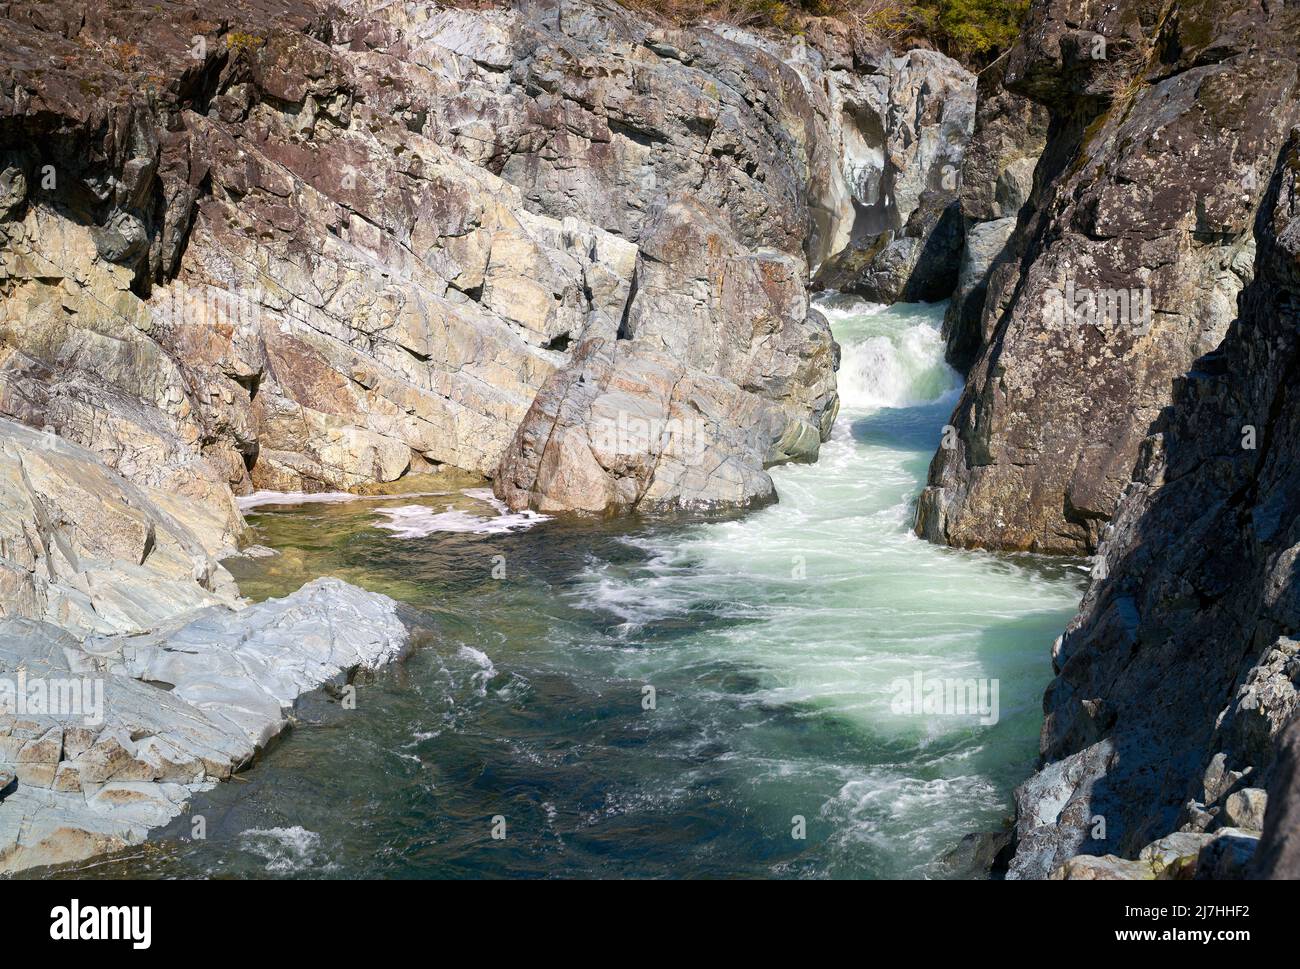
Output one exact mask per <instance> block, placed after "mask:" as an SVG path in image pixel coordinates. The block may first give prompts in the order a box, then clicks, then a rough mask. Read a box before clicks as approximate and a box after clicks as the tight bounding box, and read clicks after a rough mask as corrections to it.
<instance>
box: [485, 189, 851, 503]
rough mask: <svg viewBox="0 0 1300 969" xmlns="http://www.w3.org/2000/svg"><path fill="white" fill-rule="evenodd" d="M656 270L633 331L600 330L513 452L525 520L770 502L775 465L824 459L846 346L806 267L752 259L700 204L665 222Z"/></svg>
mask: <svg viewBox="0 0 1300 969" xmlns="http://www.w3.org/2000/svg"><path fill="white" fill-rule="evenodd" d="M642 257H643V258H642V261H641V263H640V264H639V266H638V270H637V276H636V279H635V288H636V293H637V295H636V298H635V300H634V301H633V302H632V303H631V305H630V307H629V311H628V313H627V315H626V317H625V318H624V319H623V320H622V321H621V322H620V323H619V324H618V327H617V329H615V328H614V325H613V323H612V321H608V320H605V321H593V324H592V325H591V326H590V327H589V329H590V330H591V331H594V332H593V335H592V336H591V337H589V338H587V339H585V340H584V341H583V342H582V343H581V344H580V345H579V347H578V348H577V350H576V352H575V353H574V355H573V359H572V361H571V362H570V363H569V365H568V366H566V367H565V368H563V369H562V370H560V371H559V372H557V373H556V374H555V375H554V376H553V377H552V378H551V379H550V380H549V381H547V383H546V384H545V385H543V387H542V389H541V391H540V392H539V393H538V395H537V398H536V399H535V400H534V402H533V405H532V407H531V408H530V409H529V411H528V414H527V416H526V417H525V418H524V421H523V423H522V424H521V426H520V429H519V432H518V433H517V434H516V436H515V439H514V442H513V443H512V444H511V447H510V449H509V450H508V451H507V452H506V455H505V457H504V458H503V460H502V462H501V467H500V469H499V471H498V474H497V480H496V492H497V495H498V497H500V498H501V499H502V500H504V501H505V502H506V503H507V504H508V505H509V506H510V507H511V508H513V509H520V508H526V507H527V508H534V509H537V510H539V511H557V510H564V509H572V508H577V509H582V510H586V511H595V512H604V511H613V510H618V509H641V510H667V509H682V508H713V507H725V506H729V505H730V506H738V505H746V504H752V503H756V502H761V501H764V500H769V499H770V498H771V497H772V496H773V489H772V482H771V479H770V478H769V477H768V475H767V473H766V472H765V471H764V470H763V469H764V468H765V467H767V466H768V465H771V464H776V463H780V462H782V461H789V460H811V459H813V458H815V457H816V455H817V450H818V447H819V445H820V444H821V442H822V440H824V439H825V438H826V437H827V436H829V434H830V429H831V423H832V421H833V420H834V417H835V411H836V408H837V404H838V398H837V396H836V393H835V383H834V366H835V344H834V342H833V341H832V339H831V335H830V328H829V326H828V325H827V324H826V321H825V320H824V319H823V318H822V317H821V316H820V314H818V313H817V312H816V311H810V310H809V309H808V306H807V298H806V296H805V294H804V289H803V275H802V271H801V269H802V267H801V265H800V264H799V262H798V261H797V260H796V259H794V258H792V257H790V256H788V255H784V254H781V253H776V252H772V251H763V252H759V253H756V254H755V253H750V252H749V251H747V250H745V249H744V248H743V247H742V246H740V244H739V243H738V242H737V241H736V240H735V238H734V236H732V234H731V232H730V231H729V229H728V227H727V226H726V225H725V224H724V223H722V222H720V221H718V220H716V219H713V218H711V217H710V215H709V213H708V211H707V210H706V209H704V208H703V207H702V206H700V205H699V204H698V203H696V204H687V203H676V204H673V205H670V206H668V207H667V208H666V209H664V210H663V212H662V213H661V214H660V215H659V216H658V217H657V218H656V220H655V222H654V223H653V224H652V226H651V227H650V228H649V229H647V232H646V235H645V237H644V238H643V240H642ZM716 279H723V280H726V284H725V285H724V286H722V287H721V288H720V289H714V288H713V287H712V286H711V285H710V281H711V280H716ZM682 321H688V323H689V325H688V326H687V327H685V328H682V327H681V325H680V324H681V322H682Z"/></svg>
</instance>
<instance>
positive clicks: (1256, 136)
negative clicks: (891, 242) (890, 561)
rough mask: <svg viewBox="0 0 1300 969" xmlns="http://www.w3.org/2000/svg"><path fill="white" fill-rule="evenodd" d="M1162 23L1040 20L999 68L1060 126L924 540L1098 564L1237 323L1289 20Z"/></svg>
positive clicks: (1289, 79) (1280, 127) (1292, 58)
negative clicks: (1171, 407) (1166, 415)
mask: <svg viewBox="0 0 1300 969" xmlns="http://www.w3.org/2000/svg"><path fill="white" fill-rule="evenodd" d="M1160 9H1161V8H1159V5H1158V4H1155V3H1148V2H1146V0H1129V2H1124V3H1120V4H1116V5H1111V6H1108V7H1105V8H1104V9H1102V8H1098V9H1097V10H1096V11H1094V12H1084V13H1082V14H1081V13H1079V11H1078V10H1077V8H1076V6H1074V5H1071V4H1068V3H1065V2H1060V3H1058V2H1055V0H1051V2H1042V3H1039V4H1036V5H1035V6H1034V8H1033V10H1032V12H1031V14H1030V18H1029V20H1028V21H1027V24H1026V28H1025V33H1024V36H1023V38H1022V40H1021V41H1020V43H1018V44H1017V46H1016V47H1015V48H1014V49H1013V50H1012V52H1011V54H1010V55H1009V57H1008V60H1007V62H1006V63H1007V67H1006V86H1007V88H1008V89H1009V90H1011V91H1012V92H1015V93H1019V94H1023V95H1027V96H1030V97H1032V98H1034V99H1035V100H1037V101H1039V102H1040V103H1043V104H1045V105H1047V106H1048V107H1049V108H1050V110H1051V111H1052V116H1053V121H1052V128H1051V137H1050V138H1049V140H1048V143H1047V146H1046V148H1045V150H1044V154H1043V156H1042V160H1041V161H1040V162H1039V166H1038V172H1039V175H1038V177H1039V181H1040V183H1042V184H1043V185H1045V186H1047V188H1046V189H1045V193H1044V195H1043V197H1042V198H1041V199H1039V200H1036V201H1037V205H1036V206H1035V207H1034V210H1033V211H1032V213H1030V214H1029V215H1028V216H1027V221H1026V223H1025V224H1024V225H1023V226H1022V228H1021V229H1020V230H1019V233H1018V234H1023V236H1024V247H1023V253H1024V255H1023V258H1021V259H1020V260H1019V261H1018V263H1017V264H1016V265H1015V266H1014V267H1013V268H1010V269H1008V271H1007V272H1006V273H1005V274H1003V275H1002V277H1001V278H993V277H991V278H990V280H989V291H988V296H987V298H986V300H985V307H984V310H983V312H984V313H985V314H986V316H987V314H989V313H993V314H995V320H994V321H988V320H987V318H986V320H985V321H984V322H982V323H981V341H979V342H982V333H984V332H987V333H989V334H991V336H990V338H989V340H988V342H987V346H985V347H984V349H983V350H982V352H981V353H980V355H979V358H978V360H977V361H976V363H975V364H974V366H973V368H972V370H971V371H970V375H969V378H968V381H967V386H966V389H965V392H964V393H963V395H962V398H961V400H960V402H959V404H958V406H957V408H956V411H955V413H954V415H953V418H952V421H951V423H952V424H953V425H954V426H955V427H956V428H957V429H958V441H957V442H956V444H957V446H956V447H954V448H952V449H941V450H940V451H939V452H938V453H937V454H936V456H935V459H934V461H933V463H932V465H931V468H930V475H929V483H928V486H927V488H926V489H925V492H924V494H923V495H922V497H921V500H920V504H919V508H918V515H917V531H918V533H919V534H920V535H922V536H923V537H926V538H929V539H931V540H933V541H937V542H944V543H947V544H950V545H954V546H958V547H984V548H998V549H1007V550H1035V551H1040V552H1053V553H1073V554H1079V553H1090V552H1092V551H1094V550H1095V549H1096V547H1097V543H1098V541H1099V538H1100V535H1101V531H1102V528H1103V527H1104V526H1105V524H1106V522H1107V521H1109V520H1110V518H1111V516H1112V514H1113V512H1114V509H1115V505H1116V502H1117V501H1118V499H1119V496H1120V494H1121V493H1122V492H1123V490H1124V489H1125V487H1126V486H1127V484H1128V482H1129V480H1130V478H1131V476H1132V470H1133V466H1134V462H1135V460H1136V459H1137V456H1138V451H1139V447H1140V445H1141V443H1142V441H1143V440H1144V438H1145V437H1146V435H1147V433H1148V431H1149V429H1150V427H1151V425H1152V423H1153V422H1154V421H1155V420H1156V418H1157V417H1158V416H1159V414H1160V413H1161V411H1162V409H1163V408H1164V407H1166V406H1168V404H1169V403H1170V402H1171V399H1172V395H1171V388H1172V387H1173V383H1174V380H1175V378H1177V377H1179V376H1180V375H1182V374H1184V373H1186V372H1187V370H1188V369H1189V367H1190V366H1191V365H1192V363H1193V361H1194V360H1195V359H1196V358H1197V357H1199V356H1201V355H1202V354H1204V353H1206V352H1208V351H1210V350H1212V349H1213V348H1214V347H1215V346H1217V345H1218V344H1219V343H1220V342H1221V340H1222V338H1223V335H1224V333H1225V332H1226V330H1227V327H1228V325H1229V324H1230V323H1231V321H1232V320H1233V319H1234V317H1235V316H1236V297H1237V294H1238V293H1239V292H1240V290H1241V288H1242V286H1243V285H1244V284H1245V282H1246V281H1247V280H1248V279H1249V278H1250V275H1251V262H1252V246H1253V239H1252V236H1253V233H1252V227H1253V224H1254V216H1255V211H1256V208H1257V206H1258V204H1259V200H1260V198H1261V196H1262V194H1263V192H1264V189H1265V186H1266V185H1267V184H1268V180H1269V176H1270V174H1271V172H1272V170H1273V166H1274V163H1275V161H1276V157H1277V152H1278V151H1279V150H1280V148H1281V146H1282V143H1283V141H1284V140H1285V137H1286V133H1287V131H1288V130H1289V128H1290V126H1291V124H1293V123H1294V120H1295V119H1296V117H1297V101H1296V98H1295V90H1296V71H1297V68H1296V53H1295V44H1294V37H1295V30H1294V27H1295V22H1294V16H1295V11H1294V10H1293V9H1292V8H1289V7H1269V8H1268V9H1267V10H1266V11H1265V10H1246V9H1244V8H1238V7H1235V6H1232V5H1230V4H1223V5H1219V4H1210V5H1208V6H1207V5H1205V4H1199V5H1195V4H1177V5H1176V9H1175V13H1174V14H1172V15H1170V16H1169V17H1162V16H1159V11H1160ZM1207 11H1208V12H1207ZM1093 51H1096V52H1097V53H1098V54H1102V55H1104V56H1098V57H1094V54H1093ZM999 211H1000V210H999ZM993 276H994V277H997V276H998V273H997V272H996V271H995V273H994V274H993ZM1067 303H1070V304H1073V305H1072V306H1070V307H1069V308H1068V309H1067V306H1066V304H1067ZM1069 309H1073V310H1075V311H1074V312H1070V311H1069ZM972 342H976V341H968V344H970V343H972Z"/></svg>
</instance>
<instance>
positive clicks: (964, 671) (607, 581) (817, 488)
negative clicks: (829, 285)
mask: <svg viewBox="0 0 1300 969" xmlns="http://www.w3.org/2000/svg"><path fill="white" fill-rule="evenodd" d="M820 309H821V310H822V312H823V313H825V314H826V316H827V317H828V318H829V320H830V322H831V325H832V329H833V331H834V333H835V336H836V339H837V341H838V342H839V343H840V345H841V353H842V357H841V366H840V370H839V373H838V384H839V392H840V398H841V410H840V414H839V418H838V421H837V423H836V425H835V428H834V430H833V433H832V435H831V439H830V440H829V441H828V442H826V444H825V445H824V446H823V448H822V451H821V455H820V457H819V458H818V460H817V462H816V463H815V464H808V465H789V466H785V467H780V468H776V469H774V470H773V471H772V475H773V478H774V480H775V482H776V488H777V493H778V495H779V499H780V500H779V503H778V504H776V505H774V506H772V507H769V508H766V509H764V510H762V511H759V512H756V513H754V514H752V515H749V516H746V517H744V518H741V519H738V520H735V521H729V522H725V523H720V524H712V525H702V526H699V527H697V528H695V529H693V530H691V531H690V532H689V533H688V534H686V535H684V536H682V535H673V536H653V537H650V538H646V539H639V540H636V541H638V543H639V545H640V546H641V548H642V549H643V550H644V551H645V552H646V553H647V554H648V555H649V556H650V563H649V565H648V567H647V568H646V570H645V571H644V572H643V573H641V574H635V575H625V574H621V573H620V572H619V571H618V570H617V569H613V568H610V567H609V566H606V565H602V564H594V565H593V566H592V568H591V569H590V570H589V571H588V573H587V574H586V575H585V576H584V580H585V588H582V589H581V590H580V591H579V592H578V593H577V595H578V596H579V597H580V598H581V599H582V601H583V602H584V603H585V604H586V605H587V606H588V607H590V608H593V609H598V610H602V611H605V612H612V613H615V614H617V615H618V616H619V618H620V619H621V620H622V625H621V628H620V631H621V634H622V635H624V636H626V637H627V638H628V639H629V640H635V639H636V638H637V636H638V635H640V634H641V633H642V632H643V631H644V630H646V629H647V628H649V627H651V626H653V625H654V624H656V623H664V622H670V621H679V622H680V621H686V620H688V618H689V617H690V616H692V615H696V614H698V613H699V612H700V611H707V612H708V613H709V614H710V615H711V616H712V617H713V618H714V619H717V620H722V622H721V624H720V625H721V628H720V629H717V630H715V631H709V630H707V629H706V630H704V631H702V632H701V634H700V635H699V636H697V637H695V638H693V639H686V640H681V641H677V642H675V643H674V645H673V649H672V650H671V653H669V652H655V651H651V652H646V651H643V650H642V651H633V652H630V653H629V654H628V655H627V657H626V660H627V662H626V664H625V667H626V668H627V671H628V672H629V675H641V676H644V677H645V678H647V679H648V680H653V677H654V676H655V675H656V670H655V668H656V666H658V665H660V664H672V665H673V666H675V667H678V668H681V667H688V668H689V667H690V666H691V665H692V664H698V665H700V666H701V667H707V666H708V664H709V663H710V662H712V661H713V660H714V659H716V658H718V657H726V658H727V660H728V661H730V662H741V663H743V664H745V665H746V666H747V667H749V668H751V669H753V670H755V671H756V672H757V675H758V677H759V680H760V687H759V689H757V690H755V691H754V692H753V693H752V694H750V695H749V696H748V697H747V698H746V702H748V703H754V704H762V705H764V706H767V707H770V708H771V709H776V708H778V707H785V708H791V707H793V708H795V709H799V710H802V711H804V712H803V713H802V714H801V716H804V717H807V718H809V719H810V720H813V719H820V720H825V721H828V722H838V723H840V724H842V725H843V728H844V729H852V730H854V731H857V732H859V734H860V740H859V742H860V743H862V744H863V745H864V746H866V747H871V746H872V745H879V746H880V747H881V748H883V749H885V750H888V751H890V753H889V754H888V755H886V756H883V757H880V759H879V763H875V764H873V765H871V767H870V768H867V769H864V768H862V767H861V766H856V767H855V766H847V765H845V764H843V763H839V762H836V760H835V759H833V758H819V757H811V758H804V757H783V756H780V755H778V754H775V753H774V752H773V751H764V750H761V749H757V747H756V746H755V747H754V748H753V749H750V750H748V751H746V753H745V754H744V755H742V756H747V757H750V758H752V760H753V766H754V769H755V771H756V773H757V774H758V777H757V778H755V779H754V783H760V782H772V783H774V784H778V785H779V784H787V785H792V786H795V787H799V786H801V780H800V778H801V777H802V778H804V780H806V781H807V782H808V783H809V784H813V785H818V784H820V785H821V786H822V787H825V782H826V779H827V778H833V779H834V783H833V785H832V787H833V790H824V791H823V793H822V794H820V795H816V796H813V795H810V796H809V797H808V800H809V801H814V802H815V803H814V804H811V805H809V810H810V811H811V810H815V812H816V815H817V816H819V817H821V818H823V819H824V820H827V821H830V822H832V826H833V829H834V834H833V835H832V837H834V838H837V839H842V840H843V841H845V842H855V841H866V842H873V843H877V844H878V845H879V846H880V847H881V848H882V850H884V849H885V848H887V849H888V850H889V851H890V852H891V853H901V855H902V856H903V858H904V859H906V858H907V857H908V856H910V857H911V858H913V859H914V860H916V861H918V862H920V861H921V860H922V859H924V860H925V861H926V862H928V861H930V860H932V859H933V858H934V856H935V854H936V853H937V852H939V851H940V850H941V849H942V846H943V845H945V844H951V843H952V842H953V841H954V840H955V839H956V838H958V837H960V835H961V834H962V833H963V832H966V831H971V830H976V829H978V827H979V826H980V824H981V823H984V824H986V825H987V823H988V821H989V820H992V819H995V818H997V817H998V815H999V812H1002V811H1005V810H1006V809H1007V806H1008V798H1007V779H1008V778H1014V777H1015V776H1017V775H1016V770H1017V769H1019V768H1017V767H1012V766H1011V764H1012V763H1013V762H1017V761H1019V762H1020V765H1021V766H1027V764H1026V763H1025V754H1026V752H1027V751H1031V750H1032V745H1031V743H1030V742H1029V741H1028V738H1029V737H1030V735H1032V734H1034V733H1036V731H1037V726H1038V719H1037V710H1038V709H1039V705H1040V703H1041V697H1042V691H1043V687H1044V685H1045V682H1046V680H1047V678H1048V675H1049V669H1048V656H1049V651H1050V647H1051V643H1052V640H1053V638H1054V637H1055V635H1056V634H1057V632H1059V629H1060V627H1061V625H1062V624H1063V622H1064V619H1065V618H1066V617H1068V615H1069V614H1070V612H1071V610H1072V609H1073V608H1074V606H1075V605H1076V604H1077V601H1078V596H1079V579H1078V577H1077V575H1071V574H1069V571H1068V570H1067V569H1062V568H1061V567H1059V566H1051V565H1047V566H1046V567H1042V563H1040V562H1039V561H1035V560H1033V559H1028V558H1022V559H1020V560H1013V559H1008V558H1002V557H996V556H993V555H988V554H983V553H971V552H958V551H955V550H951V549H947V548H941V547H938V546H935V545H932V544H929V543H927V542H924V541H922V540H920V539H918V538H917V537H916V536H915V535H914V534H913V532H912V530H911V525H912V521H913V517H914V513H915V505H914V501H915V497H916V495H917V493H918V492H919V490H920V488H921V486H922V484H923V481H924V475H925V470H926V467H927V465H928V463H929V459H930V456H931V455H932V454H933V452H934V449H935V447H936V445H937V443H938V441H939V439H940V436H941V431H942V427H943V425H944V422H945V421H946V420H947V419H948V415H949V413H950V411H951V408H952V405H953V402H954V401H955V399H956V395H957V394H958V393H959V391H960V387H961V379H960V376H959V375H958V374H957V373H956V372H955V371H953V370H952V368H950V367H949V366H948V365H947V364H946V363H945V362H944V360H943V351H944V346H943V340H942V337H941V335H940V329H939V327H940V324H941V321H942V317H943V309H944V304H933V305H925V304H916V305H896V306H893V307H889V308H886V307H883V306H879V305H875V304H869V303H864V302H863V301H860V300H853V299H847V298H843V297H832V298H830V299H826V300H823V301H822V302H821V303H820ZM633 668H635V669H636V670H637V673H636V674H632V669H633ZM918 676H919V677H920V678H921V679H922V681H924V682H931V681H933V680H935V679H940V680H962V681H967V680H978V681H996V683H997V686H998V687H999V700H1000V704H1001V710H1000V711H999V722H998V723H996V724H992V725H983V724H981V723H980V722H979V718H978V717H976V716H974V715H965V716H963V715H939V716H926V715H917V714H916V713H914V712H911V711H908V712H904V713H901V714H900V713H899V712H897V710H896V707H897V704H896V703H895V702H894V701H895V700H896V697H897V692H898V689H899V686H898V684H899V682H900V680H907V681H909V682H913V681H916V679H917V677H918ZM743 739H745V738H742V740H743ZM1020 776H1023V775H1020ZM760 778H761V779H762V781H760ZM994 826H996V825H994ZM900 861H901V863H902V870H903V871H909V872H911V873H916V872H917V871H926V870H928V869H927V867H926V865H925V864H915V865H912V864H909V863H908V862H906V861H902V859H900Z"/></svg>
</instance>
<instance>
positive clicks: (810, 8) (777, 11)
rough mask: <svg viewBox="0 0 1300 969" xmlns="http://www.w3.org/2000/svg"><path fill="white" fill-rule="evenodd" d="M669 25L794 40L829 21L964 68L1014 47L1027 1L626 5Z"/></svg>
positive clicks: (676, 0)
mask: <svg viewBox="0 0 1300 969" xmlns="http://www.w3.org/2000/svg"><path fill="white" fill-rule="evenodd" d="M625 2H627V3H628V5H629V6H634V7H636V8H638V9H641V10H647V11H651V12H653V13H657V14H659V15H660V16H663V17H665V18H666V19H668V20H672V21H676V22H679V23H689V22H692V21H697V20H715V21H722V22H725V23H731V24H735V25H737V26H748V27H767V28H772V29H775V30H781V31H785V32H788V33H793V34H799V33H802V32H803V31H804V29H805V26H806V24H807V21H808V18H809V17H832V18H834V19H836V20H839V21H841V22H842V23H844V24H845V26H846V27H847V28H848V29H849V30H850V31H851V32H852V33H853V34H854V35H855V36H856V37H858V38H861V39H862V40H865V41H880V42H885V43H895V44H897V43H900V42H902V43H905V42H906V41H908V40H909V39H911V40H917V39H924V40H927V41H929V42H930V43H931V44H933V45H934V46H935V47H937V48H938V49H939V50H942V51H943V52H944V53H946V54H949V55H950V56H952V57H955V58H957V59H958V60H960V61H962V62H963V63H965V64H967V65H969V66H974V67H979V66H983V65H984V64H987V63H989V62H990V61H991V60H993V58H995V57H997V56H998V55H999V54H1001V53H1002V52H1003V51H1005V50H1006V49H1007V48H1008V47H1010V45H1011V44H1012V43H1013V42H1014V41H1015V39H1016V36H1017V35H1018V34H1019V31H1020V24H1021V21H1022V20H1023V19H1024V16H1025V11H1026V10H1027V9H1028V8H1029V0H694V2H689V3H688V2H686V0H625Z"/></svg>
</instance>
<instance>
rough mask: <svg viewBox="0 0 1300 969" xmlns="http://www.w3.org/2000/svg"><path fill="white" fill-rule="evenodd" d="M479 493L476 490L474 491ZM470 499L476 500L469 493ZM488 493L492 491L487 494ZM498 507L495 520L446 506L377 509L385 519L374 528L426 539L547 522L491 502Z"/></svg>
mask: <svg viewBox="0 0 1300 969" xmlns="http://www.w3.org/2000/svg"><path fill="white" fill-rule="evenodd" d="M474 490H479V489H474ZM465 494H466V495H468V496H469V497H477V496H476V495H474V494H471V493H470V492H469V491H467V492H465ZM488 494H491V492H488ZM492 503H493V505H494V507H497V506H499V507H497V511H498V512H499V514H497V515H496V516H495V517H491V518H488V517H484V516H481V515H475V514H472V513H471V512H468V511H462V510H460V509H459V508H451V507H450V506H449V507H447V508H446V509H445V510H443V511H438V510H437V509H435V508H430V507H429V506H428V505H400V506H398V507H397V508H377V509H375V512H376V514H379V515H382V516H384V517H385V518H387V519H388V521H386V522H378V523H376V525H375V527H376V528H382V529H384V530H385V531H390V532H392V533H393V534H394V535H396V536H397V537H398V538H425V537H426V536H429V535H433V534H434V533H436V532H468V533H471V534H474V535H500V534H504V533H506V532H516V531H523V530H524V529H527V528H532V527H533V526H534V525H539V524H541V523H542V522H544V521H547V520H548V519H549V517H550V516H548V515H540V514H538V513H537V512H535V511H520V512H509V511H506V510H505V505H504V504H503V503H501V502H498V501H496V500H495V499H493V502H492Z"/></svg>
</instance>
